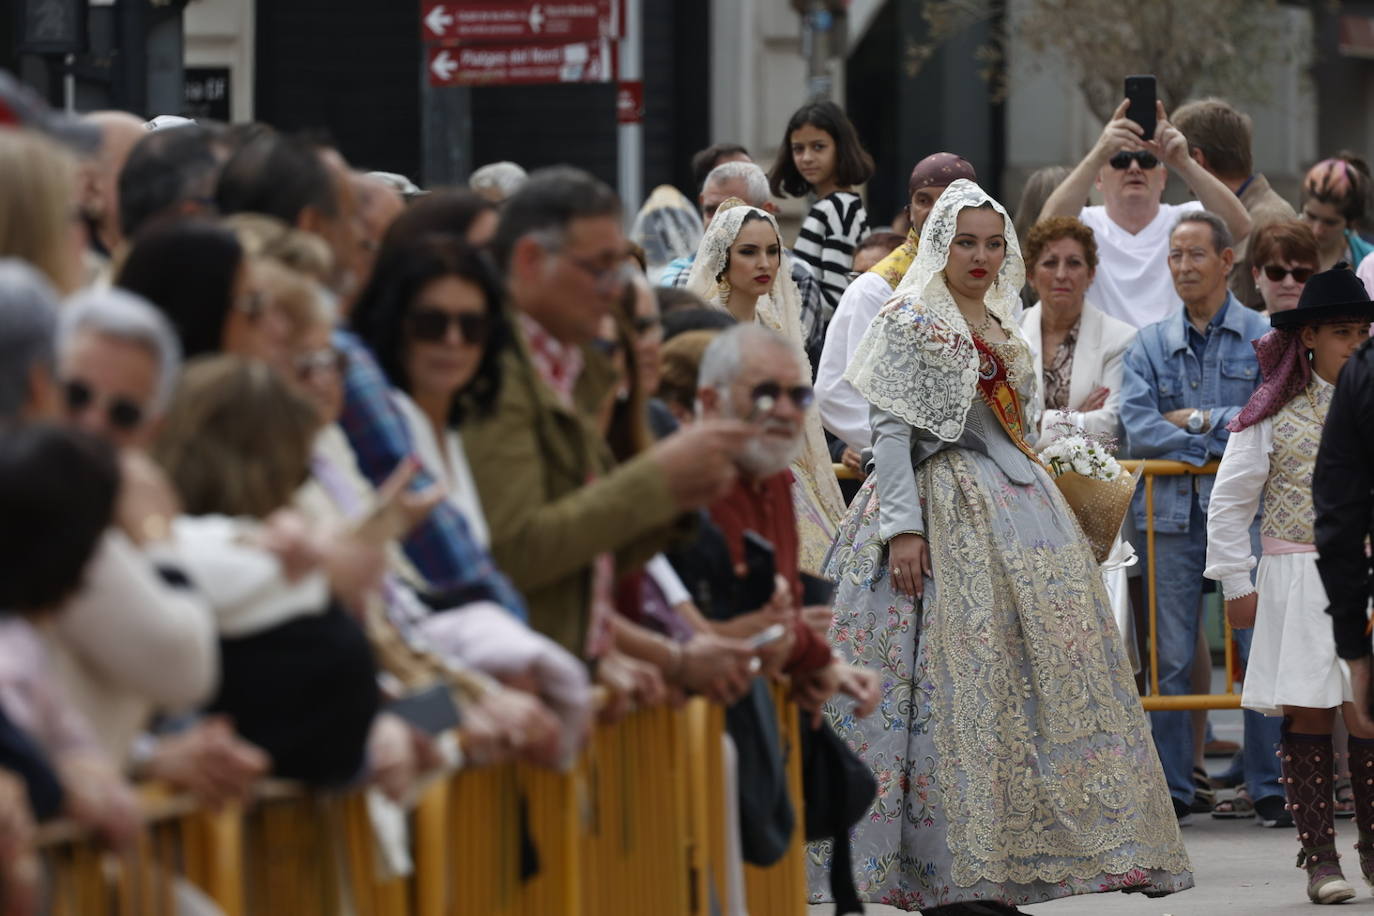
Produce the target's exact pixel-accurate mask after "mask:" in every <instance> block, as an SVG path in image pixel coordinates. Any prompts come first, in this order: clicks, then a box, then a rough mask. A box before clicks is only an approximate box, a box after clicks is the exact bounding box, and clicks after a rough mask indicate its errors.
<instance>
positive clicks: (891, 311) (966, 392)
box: [844, 178, 1029, 442]
mask: <svg viewBox="0 0 1374 916" xmlns="http://www.w3.org/2000/svg"><path fill="white" fill-rule="evenodd" d="M985 203H989V204H991V205H992V208H993V209H994V210H996V211H997V212H998V213H1000V214H1001V215H1002V219H1003V220H1004V221H1005V228H1004V229H1003V236H1004V237H1005V238H1006V258H1005V259H1004V260H1003V261H1002V268H1001V270H999V271H998V273H997V277H996V279H995V280H994V282H993V285H992V286H991V288H990V289H989V290H988V292H987V295H986V296H985V297H984V303H985V305H986V306H987V310H988V312H989V313H990V314H991V315H992V316H993V317H995V318H996V319H997V320H998V321H999V322H1000V323H1001V325H1002V328H1003V330H1004V331H1005V332H1006V334H1007V336H1008V338H1009V339H1011V340H1013V341H1016V342H1018V343H1020V344H1021V346H1023V347H1027V348H1028V347H1029V345H1028V344H1027V343H1026V340H1025V338H1024V337H1023V336H1022V335H1021V329H1020V327H1019V326H1018V325H1017V323H1016V321H1015V319H1014V318H1013V317H1012V316H1014V315H1015V314H1016V302H1017V300H1018V296H1019V294H1020V290H1021V287H1022V285H1023V284H1024V283H1025V280H1026V267H1025V262H1024V261H1023V260H1022V258H1021V248H1020V246H1019V245H1018V243H1017V240H1016V229H1015V228H1014V227H1013V226H1012V221H1011V217H1010V216H1008V215H1007V211H1006V210H1005V209H1004V208H1003V207H1002V205H1001V204H999V203H998V202H997V201H995V200H993V199H992V198H991V197H989V196H988V194H987V192H986V191H984V190H983V189H982V188H980V187H979V186H978V185H976V184H974V183H973V182H972V181H968V180H967V179H962V178H961V179H959V180H958V181H955V182H954V183H953V184H951V185H950V186H949V187H948V188H947V189H945V192H944V193H943V194H941V195H940V199H939V200H938V201H936V203H935V207H934V208H933V209H932V210H931V212H930V216H929V217H928V218H927V219H926V224H925V227H924V228H923V229H922V230H921V241H920V244H919V246H918V247H917V252H916V258H915V260H914V261H912V263H911V267H910V268H908V269H907V272H906V276H904V277H903V278H902V282H901V283H900V284H899V285H898V286H897V289H896V291H895V292H894V293H893V294H892V298H891V299H889V300H888V302H887V304H886V305H884V306H883V308H882V310H881V311H879V312H878V315H877V317H876V318H874V319H873V323H872V324H871V325H869V328H868V331H867V333H865V334H864V336H863V339H862V340H861V341H860V342H859V347H858V349H857V350H856V351H855V352H854V358H853V359H852V360H851V361H850V363H849V368H848V370H846V372H845V376H844V377H845V379H846V380H847V381H848V382H849V383H850V384H852V385H853V386H854V387H855V389H857V390H858V392H859V393H860V394H861V395H863V396H864V398H865V399H866V400H867V401H868V402H869V403H870V404H873V405H874V406H876V407H879V408H881V409H883V410H886V411H888V412H890V413H892V414H894V415H896V416H898V417H901V418H902V419H903V420H905V421H907V422H908V423H910V424H911V425H912V426H914V427H916V428H917V429H922V430H925V431H927V432H929V433H931V434H932V435H934V436H936V437H937V438H939V439H940V440H941V441H943V442H955V441H957V440H958V439H959V437H960V436H962V435H963V433H964V423H965V421H966V419H967V418H968V411H969V407H970V406H971V405H972V404H973V399H974V397H975V395H976V394H977V387H978V350H977V348H976V347H975V346H974V345H973V336H972V332H971V331H970V330H969V327H968V324H967V322H965V321H964V316H963V314H962V313H961V312H960V311H959V306H958V305H957V304H955V302H954V297H953V296H952V295H951V294H950V291H949V287H948V286H946V285H945V277H944V268H945V263H946V261H947V260H948V257H949V246H950V244H951V243H952V242H953V241H954V235H955V232H956V225H957V221H958V218H959V211H961V210H963V209H965V208H969V207H979V206H982V205H983V204H985Z"/></svg>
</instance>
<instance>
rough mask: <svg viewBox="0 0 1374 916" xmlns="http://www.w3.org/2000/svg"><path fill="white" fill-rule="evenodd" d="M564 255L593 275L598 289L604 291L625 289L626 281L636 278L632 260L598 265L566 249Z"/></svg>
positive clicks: (570, 262) (582, 269) (569, 260)
mask: <svg viewBox="0 0 1374 916" xmlns="http://www.w3.org/2000/svg"><path fill="white" fill-rule="evenodd" d="M562 255H563V257H565V258H567V259H568V263H569V264H572V265H573V266H574V267H576V268H577V269H578V270H580V271H582V272H583V273H585V274H586V275H587V276H589V277H591V278H592V282H593V283H595V284H596V289H597V291H598V292H603V293H606V292H614V291H616V290H618V289H623V288H624V286H625V284H626V283H629V282H630V281H631V280H633V279H634V275H635V270H636V269H637V268H636V265H635V264H633V263H631V262H630V261H619V262H617V263H615V264H613V265H612V266H610V267H598V266H597V265H595V264H592V263H591V262H589V261H584V260H582V259H581V258H575V257H573V256H572V255H570V254H568V253H567V252H566V251H564V252H562Z"/></svg>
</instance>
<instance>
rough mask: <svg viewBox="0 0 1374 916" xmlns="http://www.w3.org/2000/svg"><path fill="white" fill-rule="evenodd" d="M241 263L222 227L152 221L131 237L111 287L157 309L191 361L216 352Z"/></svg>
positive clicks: (239, 248) (238, 249)
mask: <svg viewBox="0 0 1374 916" xmlns="http://www.w3.org/2000/svg"><path fill="white" fill-rule="evenodd" d="M242 264H243V246H241V245H240V244H239V241H238V239H237V238H236V237H235V235H234V233H233V232H231V231H229V230H228V229H226V228H224V227H223V226H220V225H218V224H216V223H212V222H208V221H205V220H178V221H173V222H157V223H154V224H153V225H151V226H149V227H148V229H147V230H146V231H144V232H143V233H142V234H140V235H138V236H135V238H134V244H133V247H132V248H131V249H130V250H129V257H128V258H127V259H126V260H125V261H124V266H123V267H121V268H120V270H119V276H118V277H117V278H116V279H115V285H116V286H120V287H123V288H124V289H127V290H129V291H130V292H134V293H138V294H139V295H140V296H142V297H143V298H145V299H147V300H148V301H149V302H151V303H152V304H153V305H155V306H157V307H158V308H159V309H161V310H162V312H163V314H165V315H166V316H167V318H168V319H169V320H170V321H171V322H172V326H173V327H174V328H176V332H177V336H178V337H180V338H181V351H182V353H183V355H184V356H185V358H186V359H194V358H195V357H197V356H203V355H205V354H207V353H218V352H219V351H220V349H221V347H222V345H223V340H224V322H225V319H226V318H228V316H229V311H230V309H232V308H233V307H234V301H233V296H234V288H235V285H236V280H237V279H238V273H239V268H240V267H241V266H242Z"/></svg>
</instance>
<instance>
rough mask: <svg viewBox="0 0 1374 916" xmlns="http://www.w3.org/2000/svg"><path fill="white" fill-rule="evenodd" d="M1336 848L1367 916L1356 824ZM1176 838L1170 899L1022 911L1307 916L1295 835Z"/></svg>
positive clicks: (1220, 827) (1073, 902) (1230, 830)
mask: <svg viewBox="0 0 1374 916" xmlns="http://www.w3.org/2000/svg"><path fill="white" fill-rule="evenodd" d="M1336 832H1337V846H1338V848H1339V849H1340V850H1341V853H1342V855H1341V865H1342V866H1343V867H1344V869H1345V876H1346V879H1347V880H1349V881H1350V883H1351V884H1352V885H1353V886H1354V887H1355V890H1356V893H1357V894H1358V896H1357V897H1356V898H1355V899H1354V900H1351V901H1350V902H1349V903H1346V904H1344V906H1343V909H1342V910H1341V912H1344V913H1350V914H1352V916H1353V914H1356V913H1368V914H1374V897H1371V896H1370V890H1369V887H1368V886H1367V885H1366V884H1365V883H1364V882H1363V881H1361V880H1360V879H1359V873H1360V866H1359V861H1358V860H1357V859H1356V856H1355V852H1354V850H1353V849H1351V848H1350V847H1352V846H1353V845H1354V843H1355V826H1354V823H1353V822H1351V821H1348V820H1343V821H1339V822H1338V823H1337V826H1336ZM1183 840H1184V843H1185V844H1186V845H1187V847H1188V853H1189V856H1190V857H1191V858H1192V861H1193V877H1194V880H1195V881H1196V886H1195V887H1194V888H1193V889H1192V890H1187V891H1183V892H1182V893H1179V894H1174V895H1172V896H1169V897H1161V898H1158V899H1155V900H1151V899H1149V898H1146V897H1141V896H1140V895H1138V894H1092V895H1089V896H1085V897H1069V898H1066V899H1064V900H1055V901H1051V902H1049V903H1040V904H1036V905H1034V906H1029V907H1025V908H1024V911H1025V912H1027V913H1034V914H1035V916H1088V914H1097V913H1110V914H1112V916H1117V914H1120V916H1223V914H1225V916H1230V914H1236V916H1272V914H1279V913H1309V914H1310V913H1312V912H1313V908H1312V904H1310V903H1308V902H1307V894H1306V891H1305V888H1306V880H1305V878H1306V876H1305V875H1304V873H1303V872H1301V871H1299V870H1298V869H1297V868H1295V867H1294V865H1293V861H1294V859H1295V858H1296V856H1297V849H1298V845H1297V837H1296V836H1294V835H1293V831H1291V830H1278V829H1272V830H1271V829H1265V828H1262V827H1256V826H1255V822H1254V821H1220V820H1216V819H1214V818H1212V817H1209V816H1207V815H1194V816H1193V820H1192V823H1191V824H1189V825H1188V826H1185V827H1184V828H1183ZM832 909H833V908H832V907H829V906H813V907H811V911H810V916H830V914H831V912H832ZM866 909H867V912H868V914H869V916H898V914H902V913H903V912H904V911H902V910H899V909H896V908H895V907H889V906H869V907H867V908H866Z"/></svg>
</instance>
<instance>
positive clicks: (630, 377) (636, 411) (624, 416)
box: [606, 283, 654, 463]
mask: <svg viewBox="0 0 1374 916" xmlns="http://www.w3.org/2000/svg"><path fill="white" fill-rule="evenodd" d="M638 293H639V291H638V290H637V289H636V288H635V284H633V283H628V284H626V286H625V292H624V293H622V294H621V296H620V301H619V302H618V303H617V304H616V308H615V310H614V311H613V312H612V313H611V318H612V319H613V320H614V321H615V339H616V343H617V344H618V345H619V348H620V354H621V358H622V359H623V360H624V361H625V378H624V379H623V381H624V383H625V388H626V396H625V398H624V399H622V400H617V401H616V402H615V405H614V406H613V407H612V408H611V417H610V423H609V425H608V427H607V429H606V444H607V445H609V446H610V448H611V455H613V456H614V457H615V460H616V461H617V462H620V463H624V462H626V461H629V460H630V459H631V458H633V457H634V456H635V455H638V454H639V453H640V452H642V451H645V450H646V449H648V448H649V446H651V445H653V444H654V434H653V430H652V429H651V428H650V427H649V398H651V397H653V396H654V392H652V391H645V390H644V389H643V388H641V387H640V386H639V359H638V357H636V356H635V331H634V315H635V299H636V298H637V297H638Z"/></svg>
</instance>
